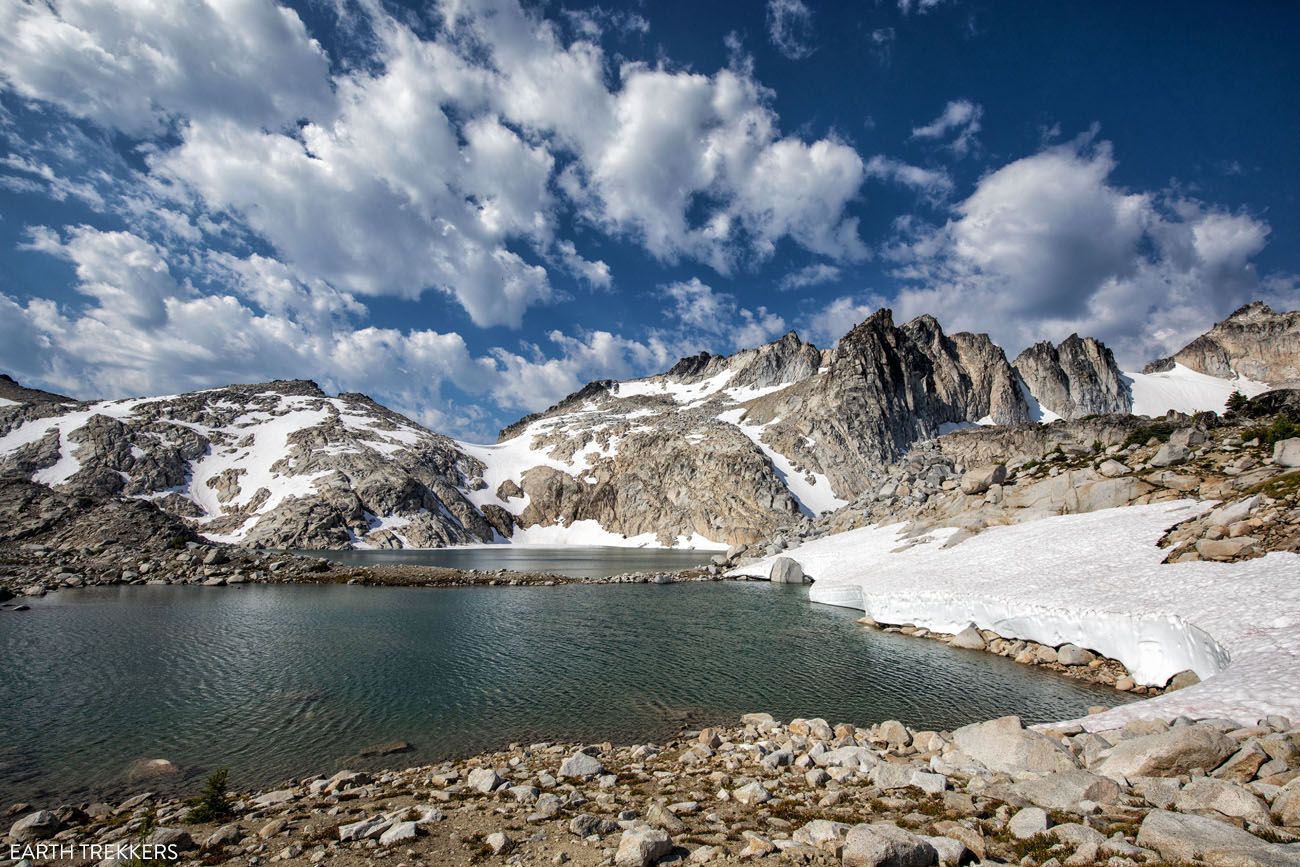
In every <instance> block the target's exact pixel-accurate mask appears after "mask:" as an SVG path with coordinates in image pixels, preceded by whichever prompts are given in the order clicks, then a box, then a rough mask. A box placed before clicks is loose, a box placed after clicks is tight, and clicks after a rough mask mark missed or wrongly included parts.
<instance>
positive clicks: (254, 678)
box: [0, 583, 1126, 805]
mask: <svg viewBox="0 0 1300 867" xmlns="http://www.w3.org/2000/svg"><path fill="white" fill-rule="evenodd" d="M31 605H32V607H31V610H30V611H26V612H20V613H5V614H3V615H0V659H3V660H4V662H3V664H2V665H0V732H2V733H3V737H0V805H3V804H6V803H9V802H11V801H14V800H19V799H21V800H25V801H30V802H32V803H34V804H41V805H44V804H51V803H57V802H60V801H81V800H91V799H94V798H100V797H109V796H118V795H122V794H125V793H130V792H137V791H143V790H152V791H160V792H189V791H192V790H193V789H195V788H196V787H197V786H198V784H199V781H200V780H201V778H202V777H203V776H204V775H206V774H207V773H208V772H210V771H211V770H212V769H214V768H217V767H223V766H224V767H229V768H230V769H231V782H232V784H233V785H234V786H236V787H239V788H246V787H254V786H256V787H266V786H273V785H275V784H277V783H279V782H282V781H285V780H288V779H290V778H294V777H302V776H305V775H307V774H314V773H330V772H333V771H335V770H339V769H341V768H344V767H352V768H365V767H376V766H389V767H397V766H409V765H415V764H422V763H427V762H431V761H434V760H437V759H441V758H447V757H452V756H462V755H467V754H471V753H474V752H477V751H481V750H485V749H490V748H495V747H501V746H504V745H506V744H508V743H510V742H513V741H519V742H524V743H529V742H535V741H540V740H573V741H595V740H611V741H614V742H624V743H633V742H644V741H647V740H658V741H662V740H664V739H667V738H669V737H671V736H672V735H673V734H674V733H675V732H677V731H678V730H679V729H680V728H681V727H682V726H684V725H690V726H697V725H701V724H705V723H708V722H721V721H726V722H732V721H734V720H735V718H736V717H737V716H738V715H739V714H741V713H744V712H747V711H755V710H764V711H769V712H771V713H773V714H775V715H777V716H778V717H779V718H785V719H789V718H791V717H795V716H808V717H812V716H821V717H825V718H826V719H828V720H830V721H831V722H832V723H834V722H840V721H846V722H854V723H860V724H869V723H872V722H876V721H880V720H883V719H889V718H896V719H900V720H902V721H903V722H905V723H907V724H909V725H914V726H920V727H925V728H953V727H956V726H958V725H961V724H964V723H967V722H971V721H974V720H978V719H986V718H989V717H995V716H1000V715H1004V714H1009V713H1016V714H1020V715H1021V717H1022V718H1024V719H1025V721H1026V722H1027V723H1029V722H1040V721H1047V720H1051V719H1061V718H1066V717H1073V716H1079V715H1082V714H1083V713H1084V712H1085V711H1086V709H1087V707H1088V706H1089V705H1094V704H1105V705H1111V704H1116V703H1119V702H1121V701H1124V700H1125V699H1126V697H1125V696H1123V695H1122V694H1120V693H1117V692H1115V691H1113V690H1110V689H1106V688H1103V687H1097V686H1092V685H1087V684H1083V683H1080V682H1077V681H1071V680H1067V679H1065V678H1063V677H1060V676H1059V675H1055V674H1052V673H1050V672H1047V671H1042V670H1039V669H1035V668H1032V667H1028V666H1021V665H1016V664H1015V663H1013V662H1011V661H1009V660H1006V659H1003V658H1001V657H996V656H993V655H991V654H985V653H979V652H973V651H961V650H954V649H952V648H949V647H947V646H945V645H943V644H940V643H938V642H933V641H926V640H921V639H915V638H906V637H903V636H898V635H890V634H882V633H879V632H874V631H869V630H865V629H863V628H862V627H860V626H858V625H857V624H855V623H854V619H855V618H856V617H857V616H858V615H857V613H856V612H853V611H848V610H845V609H839V608H831V607H826V606H821V605H814V604H810V603H809V602H808V601H807V590H806V588H801V587H786V586H774V585H768V584H750V583H707V584H700V583H689V584H673V585H662V586H655V585H614V586H581V585H570V586H562V587H492V588H484V587H479V588H457V589H439V590H432V589H425V588H395V587H359V586H338V585H325V586H281V585H246V586H242V587H238V588H236V587H213V588H205V587H164V586H159V587H118V588H96V589H89V590H78V591H61V592H59V593H56V594H52V595H50V596H48V597H46V598H44V599H39V600H35V601H33V602H32V603H31ZM399 740H402V741H408V742H410V743H411V744H412V745H413V747H414V749H413V750H411V751H410V752H406V753H402V754H400V755H391V756H386V757H383V758H378V759H361V758H359V757H358V753H359V752H360V751H361V750H362V748H365V747H368V746H371V745H375V744H380V743H384V742H392V741H399ZM147 758H166V759H169V760H171V761H172V762H174V763H175V764H176V765H178V766H179V767H180V768H181V773H180V774H179V775H177V776H173V777H168V778H161V779H149V780H134V781H133V780H130V779H129V778H128V769H129V768H130V766H131V765H132V763H133V762H135V761H136V760H139V759H147Z"/></svg>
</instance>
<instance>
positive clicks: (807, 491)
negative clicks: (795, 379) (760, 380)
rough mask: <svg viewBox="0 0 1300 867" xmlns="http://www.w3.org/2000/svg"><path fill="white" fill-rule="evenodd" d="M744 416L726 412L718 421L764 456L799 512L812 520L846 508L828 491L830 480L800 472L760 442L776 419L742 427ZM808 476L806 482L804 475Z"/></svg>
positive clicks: (783, 456) (729, 411)
mask: <svg viewBox="0 0 1300 867" xmlns="http://www.w3.org/2000/svg"><path fill="white" fill-rule="evenodd" d="M744 415H745V410H744V409H743V408H741V409H729V410H727V411H726V412H722V413H719V414H718V421H722V422H726V423H727V424H729V425H734V426H735V427H736V429H737V430H739V431H740V432H741V433H743V434H744V435H745V436H747V437H748V438H749V440H750V442H752V443H753V444H754V445H756V446H758V447H759V449H760V450H761V451H762V452H763V454H764V455H766V456H767V459H768V460H769V461H771V462H772V466H773V468H775V469H776V474H777V476H778V477H779V478H780V479H781V483H782V484H784V485H785V487H786V490H788V491H789V492H790V494H791V496H793V497H794V498H795V499H796V500H797V501H798V502H799V508H800V510H801V511H802V512H803V513H804V514H806V515H808V516H810V517H816V516H817V515H819V514H821V513H822V512H828V511H829V512H833V511H835V510H836V509H838V508H840V507H841V506H846V505H848V502H849V501H848V500H842V499H840V498H839V497H837V496H835V492H834V491H832V490H831V482H830V479H828V478H826V476H825V475H824V474H823V473H814V472H811V471H809V470H804V471H803V472H800V471H799V470H796V469H795V467H794V463H793V462H791V461H790V459H789V458H787V457H786V456H785V455H783V454H781V453H780V452H778V451H777V450H776V449H774V448H772V447H771V446H769V445H768V444H767V443H765V442H763V440H762V436H763V431H765V430H766V429H767V427H768V425H770V424H775V423H776V419H774V420H773V421H771V422H768V424H765V425H746V424H744V423H743V422H742V421H741V419H742V417H743V416H744ZM809 475H811V476H812V481H809V479H808V478H806V477H807V476H809Z"/></svg>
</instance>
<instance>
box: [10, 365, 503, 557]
mask: <svg viewBox="0 0 1300 867" xmlns="http://www.w3.org/2000/svg"><path fill="white" fill-rule="evenodd" d="M0 469H3V471H4V472H6V473H12V474H18V475H21V476H24V477H26V478H30V479H32V480H33V481H37V482H41V483H43V484H46V485H50V486H54V487H58V488H61V489H62V488H66V489H69V490H71V491H77V492H85V493H90V494H95V495H101V496H103V495H108V496H127V497H136V498H141V499H149V500H153V501H155V502H156V503H157V504H158V505H159V506H160V507H161V508H163V509H164V510H166V511H168V512H171V513H173V514H176V515H179V516H181V517H183V518H186V519H187V520H189V521H190V522H191V523H192V524H193V525H194V526H195V527H196V529H198V530H199V531H200V532H201V533H203V534H204V535H206V536H208V537H209V538H212V539H214V540H217V541H225V542H236V543H248V544H262V545H267V546H272V547H341V546H345V545H349V544H355V545H359V546H371V545H376V546H383V547H395V546H398V545H403V546H405V545H413V546H421V547H424V546H438V545H445V544H452V543H463V542H481V541H490V540H491V539H492V538H493V528H492V526H491V525H490V524H489V523H488V521H487V520H485V518H484V517H483V515H482V514H481V513H480V512H479V511H478V510H477V509H475V508H474V506H473V505H472V504H471V503H470V502H469V501H468V500H467V499H466V498H465V496H464V491H465V490H466V489H468V488H469V487H471V486H472V485H474V484H477V483H476V482H475V481H474V480H475V479H476V478H477V476H478V473H479V472H480V470H481V469H482V466H481V465H480V464H479V463H478V462H477V461H475V460H473V458H471V457H469V456H467V455H465V454H463V453H461V452H459V451H458V450H457V449H456V447H455V444H454V443H453V442H452V441H451V440H449V439H447V438H446V437H442V436H438V435H437V434H434V433H431V432H429V431H427V430H425V429H424V428H422V427H420V426H419V425H417V424H415V423H414V422H411V421H410V420H409V419H406V418H404V417H403V416H400V415H398V414H397V413H394V412H391V411H390V410H387V409H385V408H384V407H381V406H379V405H378V404H376V403H374V402H373V401H370V400H369V399H368V398H365V397H363V396H361V395H343V396H340V397H330V396H327V395H326V394H324V393H323V392H321V391H320V389H319V388H317V387H316V386H315V384H314V383H307V382H298V381H294V382H274V383H267V384H264V385H255V386H231V387H228V388H221V389H212V390H208V391H201V392H194V393H191V394H185V395H170V396H165V397H155V398H136V399H131V400H119V401H103V402H96V403H82V404H73V405H71V406H62V405H56V404H49V403H45V404H35V403H33V404H15V405H12V406H9V407H3V408H0Z"/></svg>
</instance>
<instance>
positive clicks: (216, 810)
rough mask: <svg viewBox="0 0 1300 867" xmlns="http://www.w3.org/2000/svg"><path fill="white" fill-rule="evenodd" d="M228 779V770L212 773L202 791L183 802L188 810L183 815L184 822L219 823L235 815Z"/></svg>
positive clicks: (218, 770) (222, 769)
mask: <svg viewBox="0 0 1300 867" xmlns="http://www.w3.org/2000/svg"><path fill="white" fill-rule="evenodd" d="M229 777H230V769H229V768H218V769H217V770H215V771H213V772H212V774H211V775H210V776H209V777H208V780H207V782H206V783H204V785H203V791H202V792H200V793H199V794H198V796H197V797H194V798H190V799H189V800H188V801H186V802H185V805H186V806H188V807H189V808H190V809H189V812H187V813H186V814H185V821H186V822H189V823H191V824H202V823H205V822H220V821H221V820H223V819H229V818H230V817H231V816H233V815H234V814H235V805H234V802H233V801H232V800H231V797H230V789H229Z"/></svg>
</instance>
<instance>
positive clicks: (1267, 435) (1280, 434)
mask: <svg viewBox="0 0 1300 867" xmlns="http://www.w3.org/2000/svg"><path fill="white" fill-rule="evenodd" d="M1296 436H1300V425H1297V424H1296V423H1295V422H1293V421H1291V419H1289V418H1287V417H1286V416H1284V415H1280V416H1278V417H1277V418H1275V419H1273V423H1272V424H1271V425H1269V426H1268V427H1257V428H1251V429H1250V430H1248V431H1246V432H1245V433H1244V434H1242V439H1244V440H1247V441H1249V440H1252V439H1256V438H1258V439H1259V442H1260V445H1262V446H1266V447H1268V448H1270V449H1271V448H1273V444H1274V443H1276V442H1278V441H1279V440H1289V439H1291V437H1296Z"/></svg>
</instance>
